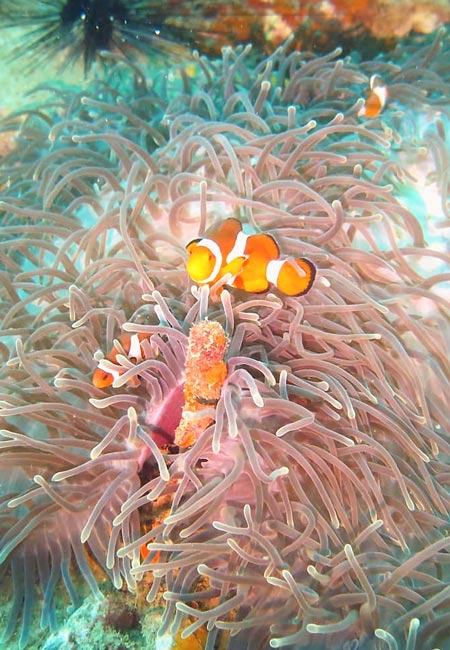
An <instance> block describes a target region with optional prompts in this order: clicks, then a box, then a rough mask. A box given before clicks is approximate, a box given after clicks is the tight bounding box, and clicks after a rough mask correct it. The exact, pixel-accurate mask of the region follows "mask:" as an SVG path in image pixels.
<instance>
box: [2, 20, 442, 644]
mask: <svg viewBox="0 0 450 650" xmlns="http://www.w3.org/2000/svg"><path fill="white" fill-rule="evenodd" d="M339 56H340V52H339V51H335V52H333V53H331V54H329V55H327V56H324V57H316V56H314V55H310V54H302V53H297V52H294V53H290V54H289V52H288V46H287V45H286V46H285V47H282V48H280V49H279V50H277V51H276V52H275V53H274V54H273V55H271V56H270V57H268V58H267V59H265V60H263V61H262V62H260V63H259V64H257V65H254V66H253V67H252V65H251V63H250V62H249V48H240V49H237V50H231V49H226V50H225V51H224V54H223V59H222V60H221V61H218V62H208V61H205V60H203V59H199V58H197V59H196V62H197V73H196V75H195V76H194V77H191V78H189V77H188V76H187V75H185V74H183V73H181V74H180V75H179V76H178V77H177V76H176V75H174V76H172V77H171V78H172V79H173V81H172V85H169V84H168V82H167V77H161V78H155V79H153V80H152V84H151V85H150V84H149V85H145V84H142V83H139V84H138V85H136V84H135V83H134V82H135V76H134V72H133V71H130V69H129V68H127V67H125V68H124V67H123V66H122V67H119V68H117V69H115V70H114V75H115V77H113V76H111V78H110V79H109V78H107V79H105V80H104V81H103V82H101V83H100V82H96V83H95V84H92V85H91V86H90V87H89V88H88V89H87V90H86V91H84V92H83V93H79V92H73V91H70V90H67V89H64V88H61V87H60V86H59V87H56V88H54V89H53V90H52V89H48V88H47V92H48V93H49V99H48V100H47V102H44V103H42V104H41V106H40V107H36V106H33V107H32V108H30V109H29V110H23V111H18V112H17V114H15V115H13V116H11V118H10V119H9V121H8V122H7V123H6V126H5V129H6V130H10V129H11V123H13V122H14V123H17V146H16V148H15V149H14V151H12V152H11V153H10V154H9V155H7V156H6V157H4V158H3V160H2V163H1V177H0V187H2V202H1V204H0V208H1V210H2V242H1V243H0V261H1V264H2V267H3V268H2V283H1V288H0V292H1V303H0V308H1V317H2V330H1V336H2V344H1V352H2V355H3V358H4V367H3V369H2V375H1V386H2V396H1V402H0V409H1V410H0V416H1V417H2V420H3V423H4V429H3V431H2V438H3V441H2V442H1V443H0V445H1V448H2V451H1V456H0V463H1V467H2V493H1V494H2V498H1V505H2V510H1V513H0V517H1V518H0V522H1V523H0V527H1V528H0V530H1V541H0V560H1V562H2V565H3V567H4V570H5V571H7V572H10V573H11V576H12V581H13V589H14V596H13V599H12V605H11V608H10V613H9V621H8V623H7V628H6V631H5V634H4V638H5V639H10V638H11V637H12V635H13V633H14V630H15V628H16V625H17V622H18V619H19V618H21V625H20V630H21V631H20V638H19V641H18V644H19V647H20V648H22V647H25V645H26V644H27V641H28V638H29V634H30V623H31V619H32V617H33V615H34V612H35V605H36V601H37V597H38V595H39V597H40V601H41V610H42V617H41V624H42V626H44V627H47V626H49V627H50V628H54V627H55V625H56V619H55V590H56V588H57V585H58V583H59V582H60V581H61V578H62V581H63V583H64V585H65V587H66V590H67V592H68V594H69V597H70V598H71V600H72V602H73V604H74V605H76V604H77V602H78V600H79V596H78V590H79V586H78V583H79V581H78V580H77V579H76V578H75V576H76V575H77V572H76V571H72V570H71V562H72V561H74V562H72V564H73V565H74V566H72V569H73V568H75V567H78V569H79V571H78V573H79V574H81V576H82V578H83V580H84V582H86V583H87V585H88V586H89V587H90V589H91V590H92V591H93V592H94V594H96V595H99V594H100V590H99V587H98V584H97V575H96V572H97V569H96V567H98V566H99V567H101V568H102V569H103V571H104V572H105V573H106V574H107V575H108V576H109V577H110V579H111V580H112V582H113V584H114V585H115V586H116V587H117V588H119V587H120V586H122V585H123V584H125V585H126V586H127V587H128V589H130V590H135V589H137V588H139V589H141V588H143V587H144V586H149V587H150V590H149V594H148V600H149V601H155V600H156V602H163V603H164V614H163V619H162V625H161V630H160V632H161V634H166V633H169V632H170V633H172V634H175V633H176V631H177V630H178V629H179V628H182V627H183V626H184V629H183V633H182V634H183V636H188V635H189V634H191V633H194V632H195V631H196V630H197V629H198V628H200V627H205V628H206V629H207V631H208V638H207V641H206V648H207V650H213V648H214V647H216V646H215V644H216V643H219V642H220V643H221V644H222V646H221V647H224V646H225V645H226V647H227V648H229V649H239V650H244V649H245V648H249V649H250V648H252V649H254V648H257V649H258V650H263V649H265V648H269V647H272V648H280V647H291V648H292V647H295V648H296V649H300V648H318V649H320V648H329V647H333V648H350V647H352V648H353V647H359V648H384V647H387V648H390V649H391V648H396V647H400V648H402V647H407V648H408V650H413V649H414V648H416V649H418V648H421V649H424V650H425V649H427V648H430V649H431V648H432V647H435V646H436V645H437V644H439V643H440V640H442V638H444V637H443V634H444V633H445V632H444V631H445V629H448V626H449V624H450V617H449V614H450V612H449V602H450V591H449V587H448V569H447V564H448V557H449V555H448V549H449V547H450V540H449V537H448V512H449V496H450V495H449V489H448V484H449V478H448V470H447V466H446V464H447V463H448V458H449V454H450V439H449V433H450V426H449V425H450V422H449V416H448V408H447V401H448V394H449V388H450V368H449V337H448V333H449V315H450V312H449V308H450V302H449V299H448V281H449V277H450V276H449V272H448V264H449V261H450V257H449V254H448V250H447V249H446V248H445V247H444V248H443V247H442V245H441V243H440V241H439V243H438V244H437V245H436V247H435V248H429V247H427V245H426V241H427V240H431V239H432V238H433V237H436V228H441V229H442V230H443V231H445V229H446V228H448V227H449V225H450V219H449V214H448V204H447V186H448V174H447V171H446V170H447V165H446V161H447V150H448V142H447V140H446V133H445V129H444V127H443V124H444V121H446V120H447V119H448V114H447V111H448V78H446V77H445V75H448V66H447V64H446V60H447V58H446V57H447V56H448V38H447V36H446V34H444V33H442V32H440V33H438V34H437V36H436V39H435V40H434V41H433V42H432V43H431V44H429V45H427V46H426V47H424V48H422V49H421V50H420V51H417V52H415V53H412V52H406V53H405V52H402V51H401V50H400V51H399V52H397V53H394V55H393V61H384V60H378V61H375V62H371V63H365V64H362V65H361V66H358V65H356V64H355V63H353V62H352V61H351V60H350V59H341V58H339ZM420 61H422V62H423V65H422V67H421V65H420V64H419V62H420ZM374 73H376V74H380V75H383V77H384V79H385V81H386V83H388V85H389V89H390V104H388V105H387V107H386V109H385V111H384V112H383V114H382V115H381V117H380V118H378V119H376V120H373V121H363V120H361V119H360V118H359V117H358V113H359V110H360V108H361V104H362V102H363V99H362V95H363V89H364V88H365V87H366V86H367V82H368V77H369V76H370V75H371V74H374ZM115 78H116V79H117V78H119V79H120V83H121V86H120V92H119V91H118V90H117V88H116V86H115V85H114V83H115V81H114V79H115ZM424 120H426V125H425V127H424V126H423V121H424ZM418 169H420V170H421V173H422V175H421V176H420V177H419V176H418V175H417V173H416V175H415V172H417V170H418ZM423 183H426V185H424V184H423ZM430 188H431V189H432V190H434V191H435V194H436V195H437V196H440V198H441V203H440V205H439V206H437V207H436V206H433V207H434V209H435V214H434V215H429V213H427V216H433V219H434V221H433V222H432V223H429V222H424V223H422V224H421V222H420V217H421V216H422V215H421V213H420V209H419V208H417V209H416V203H417V197H421V198H422V200H423V201H427V200H428V197H429V194H428V192H429V190H430ZM411 197H413V199H414V197H415V199H416V200H415V201H414V200H413V199H412V198H411ZM228 216H234V217H237V218H239V219H241V220H242V221H243V222H245V223H246V224H247V225H248V226H249V227H251V228H253V229H254V230H255V231H262V232H270V233H271V234H272V235H273V236H274V237H275V238H276V239H277V241H278V243H279V245H280V247H281V249H282V251H283V253H285V254H286V255H292V256H303V255H304V256H306V257H308V259H310V260H311V261H312V262H313V263H314V264H315V265H316V267H317V269H318V271H317V277H316V279H315V282H314V285H313V287H312V289H311V290H310V292H309V293H307V294H306V295H305V296H301V297H287V296H282V295H279V294H277V293H276V292H269V293H267V294H263V295H252V294H248V293H247V294H246V293H244V292H243V291H237V290H231V291H228V290H227V289H223V287H212V288H211V289H210V288H209V287H202V288H201V289H199V288H197V287H195V286H194V287H191V286H190V282H189V278H188V275H187V273H186V271H185V269H184V260H185V251H184V244H185V243H187V242H188V241H189V240H190V239H192V238H193V237H195V236H198V235H199V234H203V233H204V232H205V229H206V228H207V226H208V225H210V224H211V223H212V222H214V221H219V220H221V219H223V218H225V217H228ZM201 323H213V324H214V327H219V328H220V331H223V333H224V335H223V336H224V337H226V339H227V343H226V344H225V343H224V339H223V338H222V342H221V348H220V350H217V354H216V357H215V358H216V360H219V362H220V359H222V357H223V359H224V361H225V363H226V373H222V374H221V375H220V377H221V379H220V383H221V388H220V391H219V393H218V394H217V398H218V399H216V398H215V399H214V400H211V399H208V398H205V399H203V398H204V397H205V396H203V395H196V401H197V403H199V404H201V403H202V400H203V403H204V407H205V408H204V411H202V410H200V411H198V412H196V413H195V412H194V413H191V417H192V420H193V421H194V422H195V421H197V423H198V421H199V420H201V419H202V418H203V421H202V424H201V426H197V427H195V435H194V436H193V438H192V440H190V441H189V442H190V443H193V444H192V446H189V447H188V448H186V449H177V448H176V447H175V446H173V445H170V444H169V445H168V444H167V442H168V441H169V442H171V441H172V440H173V441H174V440H175V433H176V430H177V427H178V426H179V425H180V421H181V422H182V421H183V419H184V418H189V413H187V412H186V410H185V409H183V402H184V400H185V399H186V396H187V395H188V391H187V386H186V384H187V382H188V373H187V371H186V368H187V366H186V351H187V350H190V352H192V346H195V342H194V339H193V337H192V332H193V327H194V326H195V325H198V324H201ZM123 332H140V333H142V334H145V335H146V338H145V344H143V346H142V348H143V358H142V360H140V361H139V363H137V364H136V363H135V362H133V360H131V359H128V357H127V356H126V354H118V355H117V356H116V358H115V361H114V364H115V366H116V367H118V368H119V369H120V372H118V374H117V377H116V378H115V380H114V382H113V384H112V386H111V387H110V388H108V389H107V390H106V391H101V390H99V389H98V388H96V387H94V386H93V385H92V383H91V381H90V377H91V373H92V371H93V370H94V369H95V367H96V365H97V363H99V362H100V363H102V362H101V361H100V358H101V353H99V350H102V351H103V352H104V353H106V352H107V351H108V350H109V349H110V348H111V347H112V345H113V341H114V339H115V338H117V336H118V335H120V334H123ZM219 338H220V337H219ZM189 346H191V348H190V347H189ZM197 352H198V350H197ZM105 367H107V364H106V366H105ZM130 380H132V381H130ZM161 432H164V436H162V434H161ZM162 438H163V439H164V440H163V439H162ZM161 502H163V503H164V504H166V506H167V512H165V513H164V514H163V515H162V516H159V517H156V516H155V514H154V513H155V512H156V509H157V506H158V505H160V503H161ZM143 546H147V548H148V551H149V553H148V555H146V557H145V559H143V560H141V553H140V550H141V548H142V547H143Z"/></svg>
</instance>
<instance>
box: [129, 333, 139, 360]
mask: <svg viewBox="0 0 450 650" xmlns="http://www.w3.org/2000/svg"><path fill="white" fill-rule="evenodd" d="M127 356H128V358H129V359H136V361H137V362H139V361H142V348H141V342H140V340H139V337H138V335H137V334H133V335H132V336H131V338H130V349H129V351H128V355H127Z"/></svg>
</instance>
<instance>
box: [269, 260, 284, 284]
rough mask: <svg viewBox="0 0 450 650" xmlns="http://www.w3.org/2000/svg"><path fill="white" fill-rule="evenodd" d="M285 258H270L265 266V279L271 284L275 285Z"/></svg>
mask: <svg viewBox="0 0 450 650" xmlns="http://www.w3.org/2000/svg"><path fill="white" fill-rule="evenodd" d="M284 262H285V260H270V262H269V263H268V265H267V268H266V279H267V281H268V282H270V283H271V284H274V285H275V286H276V285H277V282H278V276H279V275H280V271H281V268H282V266H283V264H284Z"/></svg>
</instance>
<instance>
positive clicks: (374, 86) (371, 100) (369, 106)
mask: <svg viewBox="0 0 450 650" xmlns="http://www.w3.org/2000/svg"><path fill="white" fill-rule="evenodd" d="M387 98H388V89H387V86H386V85H385V84H384V83H383V81H382V80H381V79H380V77H379V76H378V75H376V74H373V75H372V76H371V77H370V79H369V90H368V92H367V97H366V101H365V103H364V106H363V107H362V108H360V110H359V111H358V117H369V118H374V117H378V115H379V114H380V113H381V111H382V110H383V108H384V107H385V105H386V101H387Z"/></svg>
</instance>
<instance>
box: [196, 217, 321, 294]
mask: <svg viewBox="0 0 450 650" xmlns="http://www.w3.org/2000/svg"><path fill="white" fill-rule="evenodd" d="M186 250H187V252H188V253H189V257H188V260H187V262H186V268H187V272H188V273H189V276H190V278H191V280H193V281H194V282H196V283H197V284H208V285H210V286H212V285H213V284H214V283H215V282H217V281H218V280H220V278H223V277H224V275H226V274H228V273H230V274H231V277H230V279H229V280H228V281H227V282H226V284H227V285H228V286H230V287H236V288H237V289H243V290H244V291H248V292H249V293H261V292H263V291H267V289H268V288H269V286H270V285H271V284H273V285H274V286H275V287H276V288H277V289H278V290H279V291H281V293H284V294H285V295H287V296H301V295H303V294H304V293H307V291H309V290H310V289H311V286H312V284H313V282H314V278H315V276H316V267H315V266H314V264H313V263H312V262H310V261H309V260H307V259H305V258H304V257H297V258H294V257H288V258H284V259H281V258H280V249H279V248H278V244H277V242H276V241H275V239H274V238H273V237H272V235H268V234H254V235H247V234H246V233H244V232H243V231H242V224H241V222H240V221H238V219H233V218H229V219H226V220H225V221H224V222H222V223H221V224H220V225H219V226H218V227H216V228H213V229H212V230H210V231H209V232H207V233H206V235H205V237H200V238H199V239H194V240H192V241H191V242H189V244H187V246H186Z"/></svg>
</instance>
